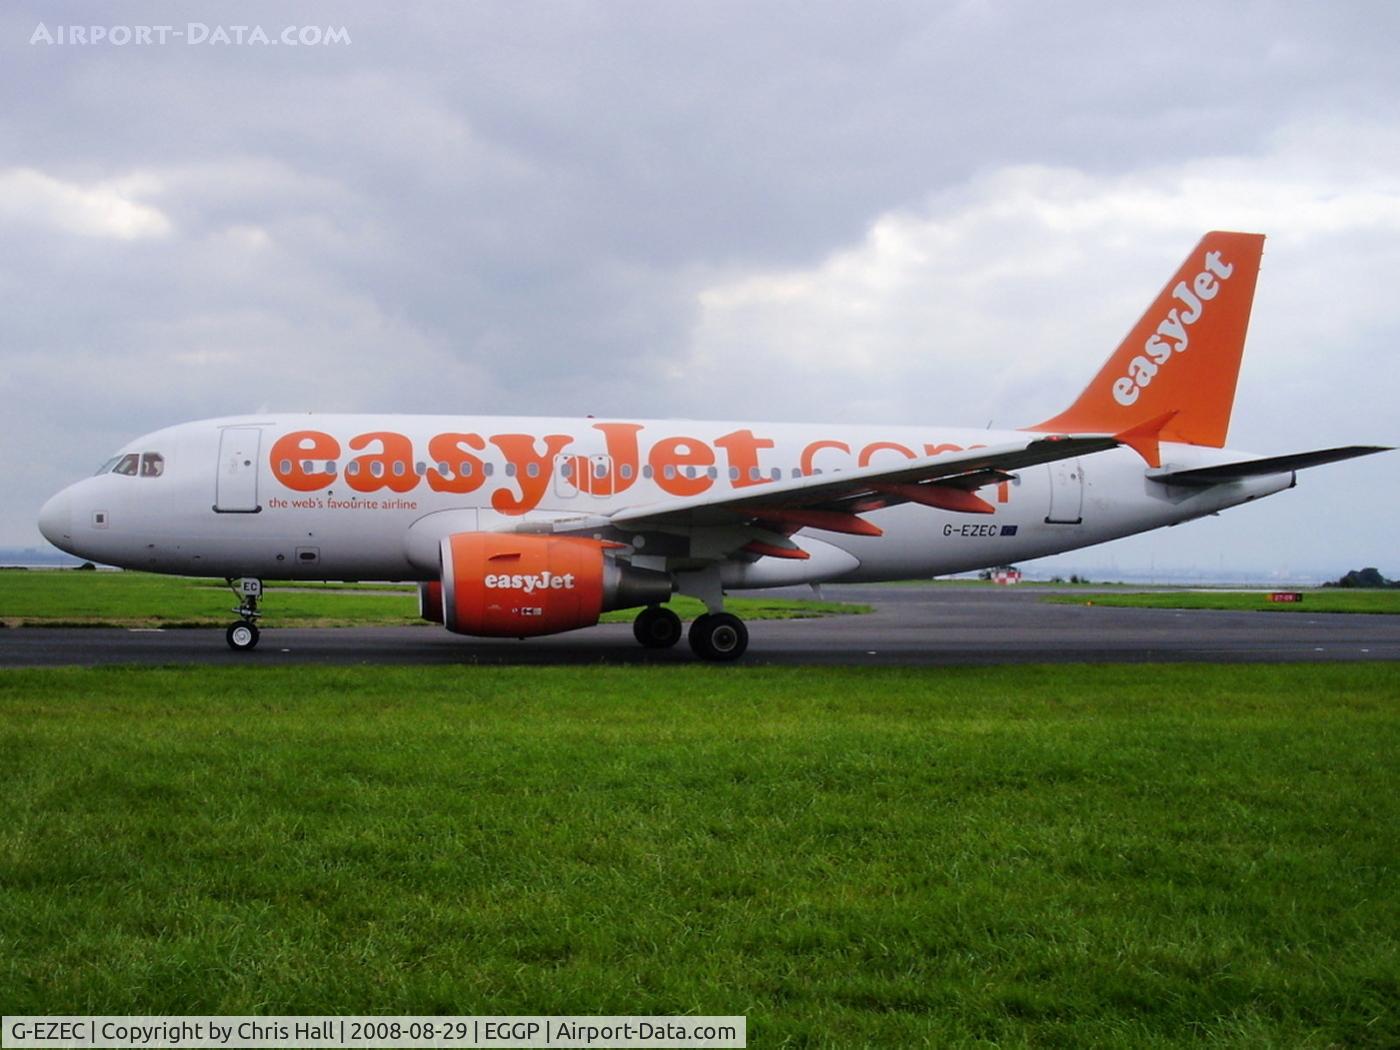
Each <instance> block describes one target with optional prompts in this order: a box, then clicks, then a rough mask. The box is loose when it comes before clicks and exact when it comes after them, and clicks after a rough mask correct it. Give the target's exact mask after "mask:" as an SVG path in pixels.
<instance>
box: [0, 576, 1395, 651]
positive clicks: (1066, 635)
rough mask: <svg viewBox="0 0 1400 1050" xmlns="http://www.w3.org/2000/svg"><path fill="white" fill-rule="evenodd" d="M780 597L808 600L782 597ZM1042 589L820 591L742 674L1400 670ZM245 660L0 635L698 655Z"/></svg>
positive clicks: (598, 639)
mask: <svg viewBox="0 0 1400 1050" xmlns="http://www.w3.org/2000/svg"><path fill="white" fill-rule="evenodd" d="M774 593H775V594H778V595H781V596H785V597H805V596H806V595H807V593H809V592H805V591H803V592H797V591H792V590H789V591H781V592H774ZM1045 593H1046V592H1045V590H1044V589H1042V588H1014V587H1011V588H1004V589H1003V588H997V589H995V590H992V589H982V588H962V587H933V586H857V585H849V586H836V585H828V586H827V587H826V588H825V589H824V597H826V598H828V599H831V600H836V601H849V602H863V603H866V604H869V605H871V606H873V607H874V609H875V611H874V612H873V613H871V614H869V615H865V616H835V617H829V618H825V619H817V620H765V621H755V622H752V623H750V624H749V632H750V644H749V651H748V654H747V655H746V656H745V657H744V660H743V662H744V663H746V664H796V665H801V664H846V665H870V666H880V665H896V666H897V665H908V666H927V665H933V666H939V665H943V666H958V665H986V664H1024V663H1101V662H1116V663H1125V662H1126V663H1132V662H1153V661H1167V662H1222V663H1268V662H1284V661H1340V660H1400V616H1396V615H1344V614H1336V613H1309V612H1307V611H1296V612H1217V611H1184V610H1173V609H1120V608H1109V607H1106V606H1102V605H1094V604H1091V603H1092V602H1093V599H1094V595H1093V593H1091V592H1087V591H1075V592H1074V593H1075V595H1076V596H1077V597H1080V598H1082V599H1083V601H1082V603H1076V604H1073V605H1060V604H1050V603H1047V602H1044V601H1042V600H1041V598H1042V597H1043V596H1044V595H1045ZM264 622H265V624H266V626H265V629H264V630H263V635H262V641H261V644H260V645H259V646H258V648H257V649H256V650H254V651H253V652H251V653H235V652H233V651H232V650H230V649H229V648H228V647H227V646H226V645H225V644H224V632H223V631H222V630H161V631H157V630H126V629H120V628H82V629H59V628H14V629H9V630H0V667H53V666H93V665H105V664H145V665H152V664H175V665H210V666H218V665H233V666H243V667H247V666H269V665H279V664H341V665H353V664H370V663H374V664H424V665H427V664H473V663H478V664H590V663H591V664H618V665H626V664H668V663H674V662H678V661H690V660H693V659H694V657H693V656H692V655H691V653H690V650H689V648H688V647H687V646H686V644H685V643H684V642H682V643H681V644H680V645H678V646H677V647H676V648H675V649H670V650H663V651H659V652H658V651H654V650H646V649H642V648H641V647H640V646H638V645H637V644H636V642H635V641H633V639H632V629H631V627H630V625H627V624H604V625H602V626H599V627H594V628H590V629H587V630H583V631H576V632H573V633H570V634H563V635H556V636H553V637H548V638H534V639H528V640H524V641H519V640H515V639H505V640H497V639H475V638H463V637H460V636H456V635H451V634H448V633H447V632H445V631H444V630H443V629H442V628H441V627H436V626H428V625H425V626H422V627H364V628H294V627H289V628H279V627H278V626H277V625H276V609H275V607H274V608H273V609H271V610H270V615H269V617H268V619H267V620H266V621H264Z"/></svg>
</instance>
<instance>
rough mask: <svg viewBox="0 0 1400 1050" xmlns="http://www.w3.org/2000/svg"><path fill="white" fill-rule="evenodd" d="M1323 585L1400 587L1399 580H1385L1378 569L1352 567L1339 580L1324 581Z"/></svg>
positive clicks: (1374, 587)
mask: <svg viewBox="0 0 1400 1050" xmlns="http://www.w3.org/2000/svg"><path fill="white" fill-rule="evenodd" d="M1322 586H1324V587H1368V588H1372V589H1378V588H1383V587H1400V580H1387V579H1386V578H1385V577H1384V576H1382V575H1381V574H1380V570H1379V569H1352V570H1351V572H1349V573H1347V574H1346V575H1345V576H1343V577H1342V578H1341V579H1340V580H1334V581H1333V582H1331V583H1324V584H1323V585H1322Z"/></svg>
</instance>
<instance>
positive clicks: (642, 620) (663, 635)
mask: <svg viewBox="0 0 1400 1050" xmlns="http://www.w3.org/2000/svg"><path fill="white" fill-rule="evenodd" d="M683 632H684V628H683V627H682V626H681V618H680V617H679V616H677V615H676V614H675V613H673V612H672V611H671V610H670V609H667V608H665V607H664V606H660V605H648V606H647V607H646V608H645V609H643V610H642V611H641V612H639V613H638V614H637V618H636V619H635V620H633V621H632V633H633V634H634V635H636V637H637V641H639V642H641V644H642V645H644V646H646V647H647V648H648V649H669V648H671V646H673V645H675V644H676V643H677V642H679V641H680V640H681V634H682V633H683Z"/></svg>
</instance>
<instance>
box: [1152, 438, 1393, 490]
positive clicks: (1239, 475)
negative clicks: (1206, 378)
mask: <svg viewBox="0 0 1400 1050" xmlns="http://www.w3.org/2000/svg"><path fill="white" fill-rule="evenodd" d="M1389 451H1391V450H1390V449H1389V448H1387V447H1385V446H1384V445H1347V446H1346V447H1345V448H1326V449H1320V450H1319V451H1317V452H1295V453H1293V454H1292V455H1291V456H1270V457H1269V458H1267V459H1246V460H1242V461H1240V462H1239V463H1220V464H1217V465H1216V466H1213V467H1193V468H1191V469H1189V470H1172V469H1170V468H1166V469H1163V470H1149V471H1148V472H1147V476H1148V477H1149V478H1151V479H1152V480H1153V481H1160V482H1162V483H1163V484H1165V485H1201V486H1205V485H1223V484H1225V483H1226V482H1229V481H1243V480H1244V479H1245V478H1257V477H1261V476H1263V475H1266V474H1287V473H1288V472H1290V471H1294V470H1302V469H1303V468H1304V467H1320V466H1322V465H1323V464H1324V463H1338V462H1340V461H1341V460H1344V459H1355V458H1356V457H1357V456H1369V455H1371V454H1372V453H1375V452H1389Z"/></svg>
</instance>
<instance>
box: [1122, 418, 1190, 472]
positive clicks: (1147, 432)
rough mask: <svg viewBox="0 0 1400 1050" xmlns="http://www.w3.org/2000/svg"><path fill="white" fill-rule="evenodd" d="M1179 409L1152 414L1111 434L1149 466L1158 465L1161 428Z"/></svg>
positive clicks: (1160, 455)
mask: <svg viewBox="0 0 1400 1050" xmlns="http://www.w3.org/2000/svg"><path fill="white" fill-rule="evenodd" d="M1178 412H1180V409H1176V408H1174V409H1172V410H1171V411H1170V412H1163V413H1162V414H1161V415H1160V416H1154V417H1153V418H1151V419H1149V420H1147V422H1145V423H1139V424H1138V425H1137V426H1135V427H1129V428H1128V429H1127V430H1124V431H1122V432H1120V433H1117V434H1114V435H1113V436H1114V437H1115V438H1117V439H1118V441H1119V443H1120V444H1123V445H1127V446H1128V447H1129V448H1130V449H1132V450H1133V451H1134V452H1136V453H1137V454H1138V455H1139V456H1141V457H1142V458H1143V459H1145V460H1146V461H1147V465H1148V466H1149V467H1160V466H1161V465H1162V446H1161V442H1162V428H1163V427H1165V426H1166V425H1167V424H1168V423H1170V422H1171V421H1172V420H1173V419H1175V418H1176V415H1177V413H1178Z"/></svg>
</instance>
